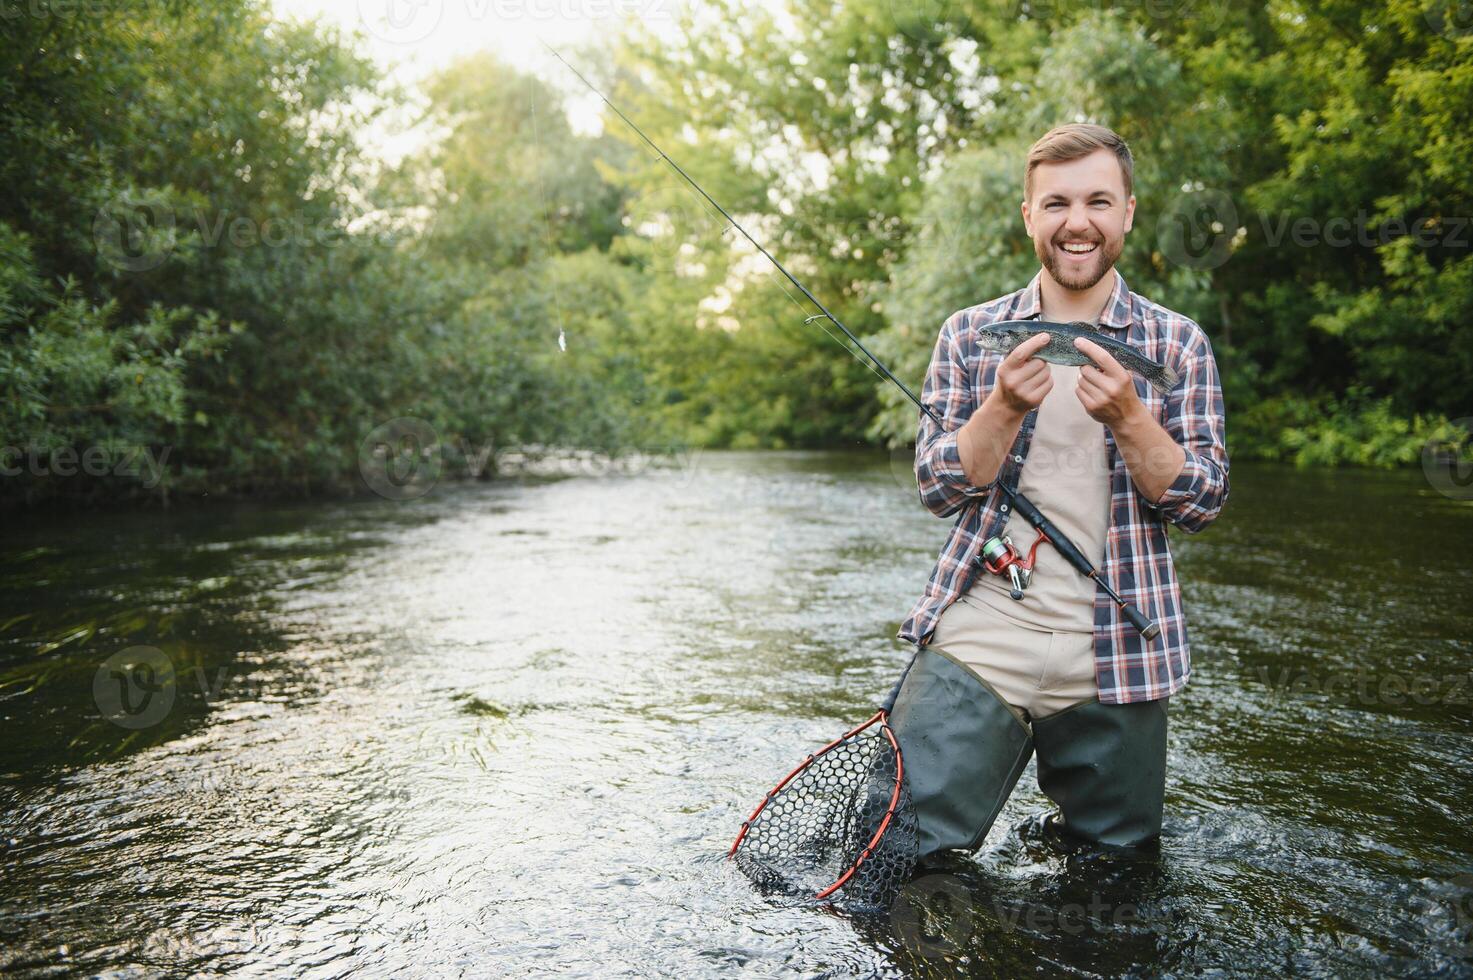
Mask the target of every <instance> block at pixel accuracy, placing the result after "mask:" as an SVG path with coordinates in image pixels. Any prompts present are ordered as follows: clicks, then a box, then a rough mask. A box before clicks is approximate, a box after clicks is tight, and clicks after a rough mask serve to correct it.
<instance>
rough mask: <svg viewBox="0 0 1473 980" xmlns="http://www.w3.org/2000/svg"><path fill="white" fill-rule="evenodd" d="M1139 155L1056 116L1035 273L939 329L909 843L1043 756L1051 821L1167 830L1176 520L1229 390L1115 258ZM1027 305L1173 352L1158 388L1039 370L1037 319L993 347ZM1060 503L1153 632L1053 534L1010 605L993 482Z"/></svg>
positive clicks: (1064, 831) (1175, 670) (944, 837)
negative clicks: (934, 534) (1131, 617)
mask: <svg viewBox="0 0 1473 980" xmlns="http://www.w3.org/2000/svg"><path fill="white" fill-rule="evenodd" d="M1132 170H1133V161H1132V159H1131V155H1130V149H1129V148H1128V147H1127V146H1126V144H1125V141H1124V140H1122V139H1121V138H1120V137H1119V136H1117V135H1116V134H1115V133H1113V132H1111V131H1110V130H1109V129H1106V128H1104V127H1102V126H1090V125H1072V126H1062V127H1059V128H1057V129H1054V130H1052V131H1051V132H1049V133H1048V134H1047V135H1045V136H1044V137H1043V138H1042V139H1040V140H1039V141H1038V142H1037V143H1035V144H1034V145H1033V147H1032V149H1031V150H1030V151H1029V153H1028V164H1027V171H1026V174H1025V177H1024V201H1023V204H1022V212H1023V222H1024V224H1025V225H1026V227H1027V229H1028V234H1029V235H1030V236H1031V237H1032V239H1033V248H1034V252H1035V253H1036V254H1037V255H1038V260H1039V263H1040V265H1041V266H1042V269H1041V270H1040V271H1039V273H1038V274H1037V275H1036V276H1035V277H1034V278H1033V281H1032V282H1031V283H1029V284H1028V286H1027V287H1026V288H1024V289H1020V290H1019V291H1017V292H1015V293H1012V294H1010V295H1008V296H1003V297H1001V298H999V299H995V300H992V301H990V302H986V303H982V304H980V305H977V306H972V307H968V308H966V309H964V310H960V311H958V312H956V313H954V314H952V315H951V316H950V317H948V318H947V320H946V322H945V324H944V325H943V326H942V327H941V333H940V336H939V338H938V339H937V342H936V348H935V351H934V353H933V354H932V356H931V365H930V369H929V370H928V372H927V375H926V384H925V388H924V390H923V393H922V399H923V400H924V402H925V403H926V406H927V407H928V408H930V409H931V410H933V411H934V412H935V413H936V414H937V415H938V416H939V417H940V418H941V419H942V420H943V422H944V425H942V426H937V425H936V424H935V423H934V422H933V421H932V420H931V419H930V418H929V417H927V416H926V414H925V413H922V416H921V423H920V431H919V434H918V436H917V439H916V463H915V466H916V477H917V480H918V483H919V487H920V495H921V500H922V502H923V503H924V504H925V505H926V507H927V508H928V509H929V510H930V511H931V512H932V513H934V514H936V515H937V516H939V517H949V516H951V515H952V514H957V515H958V516H957V519H956V523H955V524H954V526H953V527H952V529H951V532H950V536H949V537H948V538H947V541H946V544H945V546H944V547H943V548H942V549H941V554H940V557H939V559H938V560H937V562H936V566H935V568H934V570H933V571H932V573H931V578H930V581H929V582H928V583H927V585H926V589H925V593H924V595H923V596H922V597H921V599H920V601H919V602H917V603H916V605H915V607H914V608H913V609H912V610H911V612H910V615H909V616H908V617H907V619H906V621H905V623H904V624H903V625H902V626H901V628H900V636H901V637H902V638H903V639H906V640H909V641H911V642H913V643H915V644H916V645H917V647H918V650H917V655H916V660H915V662H914V664H913V666H912V667H911V669H910V671H909V673H908V675H907V676H906V678H905V682H904V685H903V687H902V689H901V692H900V697H899V699H898V701H897V703H896V706H895V710H894V712H893V714H892V715H891V724H892V726H893V728H894V730H895V733H896V735H897V737H898V738H899V740H900V742H901V749H902V754H903V757H904V759H905V772H906V777H907V780H908V783H909V786H910V789H911V793H912V796H913V799H914V803H915V806H916V812H917V817H918V820H919V824H920V841H921V847H920V850H921V856H922V857H923V858H924V857H926V856H928V855H931V854H935V853H936V852H939V851H943V850H946V849H949V848H966V849H971V848H975V847H977V846H978V845H980V844H981V843H982V840H983V838H984V837H985V836H986V834H987V831H988V829H989V828H990V827H991V826H992V823H993V821H994V820H996V818H997V814H998V812H999V811H1000V810H1001V809H1002V806H1003V804H1004V803H1005V802H1006V801H1007V798H1008V796H1009V794H1010V793H1011V792H1012V790H1013V787H1014V785H1015V784H1016V783H1017V781H1018V778H1019V776H1020V775H1021V774H1022V772H1023V769H1024V767H1025V766H1026V765H1027V763H1028V759H1029V757H1030V756H1031V755H1032V754H1033V752H1034V751H1037V753H1038V784H1039V788H1040V789H1042V790H1043V792H1044V793H1045V794H1046V795H1047V796H1048V797H1049V798H1050V799H1052V800H1053V801H1054V802H1055V803H1056V804H1057V805H1058V807H1059V810H1060V812H1059V813H1058V814H1055V815H1053V816H1051V817H1050V819H1049V821H1048V823H1047V828H1048V830H1049V833H1050V836H1056V837H1059V838H1060V839H1062V840H1064V841H1066V842H1068V843H1088V844H1095V845H1107V846H1108V845H1120V846H1136V845H1141V844H1147V843H1150V842H1152V841H1154V840H1156V839H1157V838H1158V837H1159V834H1160V831H1161V818H1162V804H1163V799H1164V792H1165V774H1166V705H1167V700H1168V699H1169V698H1170V696H1171V695H1172V694H1175V693H1176V692H1177V691H1179V690H1180V689H1181V687H1182V685H1183V684H1185V683H1186V681H1187V675H1188V673H1189V670H1190V660H1189V658H1188V650H1187V625H1186V618H1185V613H1184V611H1183V608H1182V602H1181V590H1180V587H1179V585H1178V582H1177V577H1176V569H1175V566H1174V565H1173V563H1172V559H1171V551H1170V549H1169V547H1168V546H1167V541H1166V528H1167V525H1175V526H1176V527H1177V528H1179V529H1181V530H1182V531H1187V532H1194V531H1200V530H1201V529H1202V528H1204V527H1206V526H1207V525H1208V524H1210V523H1211V522H1212V521H1213V520H1214V519H1215V518H1216V517H1217V515H1218V512H1219V511H1220V510H1221V509H1222V506H1223V504H1224V502H1225V501H1226V500H1227V494H1228V456H1227V450H1226V447H1225V445H1224V435H1223V433H1224V421H1223V407H1222V390H1221V388H1220V386H1219V383H1218V375H1217V365H1216V362H1215V361H1214V359H1213V356H1212V347H1211V345H1210V344H1209V343H1208V340H1207V336H1206V334H1204V333H1203V332H1202V330H1201V328H1199V327H1198V326H1197V324H1195V323H1193V322H1192V321H1191V320H1189V319H1187V318H1186V317H1183V316H1181V315H1180V314H1177V313H1174V312H1172V311H1171V310H1168V309H1165V308H1164V307H1161V306H1158V305H1156V304H1154V303H1152V302H1150V301H1149V300H1147V299H1145V298H1144V297H1142V296H1139V295H1137V294H1136V293H1133V292H1131V291H1130V290H1129V289H1128V288H1127V287H1126V284H1125V279H1124V278H1123V277H1122V276H1121V275H1120V273H1119V272H1117V271H1115V262H1116V260H1117V259H1118V258H1119V257H1120V254H1121V251H1122V249H1123V248H1124V244H1125V236H1126V234H1127V233H1128V232H1129V231H1130V228H1131V222H1132V220H1133V219H1134V216H1135V197H1134V196H1133V195H1132V193H1131V184H1132ZM1032 318H1041V319H1042V320H1046V321H1061V322H1071V321H1083V322H1085V323H1087V324H1094V325H1097V326H1096V329H1097V330H1098V331H1099V332H1100V333H1101V334H1102V335H1103V336H1105V337H1112V338H1114V339H1116V340H1120V341H1123V342H1125V343H1128V344H1129V345H1130V346H1132V347H1134V348H1135V349H1136V350H1137V351H1139V352H1140V353H1141V354H1143V355H1145V356H1146V357H1149V358H1152V359H1153V360H1156V361H1159V362H1160V363H1162V364H1164V365H1166V366H1167V367H1168V368H1170V369H1172V370H1174V371H1175V372H1176V375H1177V376H1178V378H1179V379H1180V380H1179V381H1178V383H1177V384H1176V385H1175V386H1174V387H1173V388H1172V389H1171V390H1170V391H1169V392H1166V393H1161V392H1158V391H1156V390H1155V389H1153V388H1152V387H1151V386H1150V385H1148V384H1147V383H1146V381H1145V380H1144V379H1142V378H1139V377H1135V376H1133V375H1131V374H1128V373H1127V372H1126V371H1125V369H1124V368H1122V367H1121V366H1120V364H1119V363H1117V362H1116V360H1115V359H1114V358H1113V357H1111V356H1110V354H1108V353H1107V352H1106V351H1105V350H1103V349H1102V348H1101V347H1100V346H1099V345H1097V344H1094V343H1091V342H1090V341H1089V340H1086V339H1083V338H1081V339H1079V340H1077V341H1076V342H1075V347H1076V349H1078V350H1079V351H1081V352H1082V353H1084V354H1086V355H1087V356H1088V357H1089V359H1090V361H1091V362H1092V363H1090V364H1086V365H1084V366H1083V367H1069V366H1063V365H1058V364H1050V363H1047V362H1045V361H1043V360H1040V359H1038V358H1036V357H1034V356H1033V355H1034V354H1035V353H1037V352H1038V351H1039V349H1040V348H1041V347H1042V346H1043V345H1044V344H1045V343H1046V342H1047V341H1048V339H1049V336H1048V334H1047V333H1043V334H1039V335H1038V336H1035V337H1032V338H1030V339H1028V340H1026V341H1024V342H1023V343H1022V344H1020V345H1018V346H1017V347H1016V348H1015V349H1014V350H1013V351H1012V352H1011V353H1008V354H1006V355H1004V354H1003V353H1002V352H999V351H995V350H987V349H985V348H984V346H983V345H982V344H981V343H980V341H979V329H980V328H981V327H983V326H984V325H986V324H990V323H997V322H999V321H1002V320H1021V319H1032ZM1004 486H1005V487H1007V488H1008V489H1009V490H1010V491H1014V492H1018V493H1021V494H1022V495H1023V496H1025V497H1026V498H1028V499H1029V500H1031V501H1032V502H1033V503H1034V504H1036V505H1037V506H1038V508H1039V510H1041V511H1042V512H1043V513H1044V514H1045V515H1047V516H1048V517H1050V518H1051V519H1052V520H1053V522H1054V523H1055V524H1056V525H1057V526H1058V527H1059V529H1060V530H1061V531H1062V532H1063V533H1064V534H1065V535H1066V536H1067V537H1068V538H1069V539H1070V540H1072V541H1073V542H1074V543H1075V544H1076V545H1077V546H1078V547H1079V549H1080V551H1082V552H1083V553H1084V556H1085V557H1086V558H1088V559H1090V561H1091V562H1093V563H1094V564H1095V566H1096V567H1097V568H1099V569H1100V571H1101V575H1102V576H1103V578H1104V579H1105V581H1107V582H1108V583H1109V584H1111V585H1112V586H1113V587H1114V588H1115V589H1116V590H1117V591H1118V592H1119V593H1120V596H1121V597H1122V598H1123V599H1125V600H1126V601H1127V602H1130V603H1133V604H1134V605H1136V606H1137V607H1139V608H1140V609H1141V610H1142V611H1143V612H1144V613H1145V614H1146V616H1147V617H1149V618H1150V619H1151V620H1153V621H1155V622H1156V623H1157V624H1158V625H1159V626H1160V633H1159V635H1156V636H1155V637H1154V638H1153V639H1150V640H1147V639H1145V638H1144V637H1142V636H1141V634H1140V633H1139V632H1138V631H1136V630H1135V629H1134V628H1133V627H1132V626H1131V625H1130V624H1129V623H1128V622H1127V621H1125V620H1124V618H1123V617H1122V616H1121V614H1120V612H1119V611H1118V609H1117V607H1116V606H1115V604H1114V603H1113V602H1112V601H1110V599H1109V598H1108V596H1106V595H1105V594H1104V593H1103V592H1102V591H1100V590H1099V588H1098V587H1097V585H1096V583H1095V582H1094V580H1092V579H1089V578H1086V577H1085V576H1083V575H1081V574H1080V573H1079V572H1078V571H1077V570H1075V569H1074V568H1073V567H1072V566H1071V565H1070V564H1069V563H1068V562H1067V561H1066V560H1065V559H1064V558H1063V556H1062V555H1061V554H1059V553H1058V552H1057V551H1056V550H1053V549H1052V548H1050V547H1049V546H1048V545H1047V544H1044V545H1043V546H1041V547H1040V548H1039V549H1038V557H1037V563H1036V565H1035V566H1034V570H1033V575H1032V579H1031V581H1030V582H1029V583H1028V584H1027V587H1026V593H1020V594H1021V595H1023V598H1022V600H1021V601H1018V600H1016V599H1014V598H1013V596H1012V592H1011V590H1010V588H1009V584H1007V583H1005V581H1004V580H1003V579H1001V578H1000V577H999V576H997V575H994V574H992V573H990V572H988V571H986V570H985V569H984V568H983V567H982V566H981V565H980V563H979V555H980V553H981V550H982V546H983V543H984V542H986V541H987V540H988V539H989V538H991V537H993V536H1003V535H1005V534H1006V535H1010V536H1011V538H1012V539H1013V543H1014V544H1016V545H1017V546H1018V548H1019V549H1020V550H1022V551H1023V552H1025V553H1026V552H1027V550H1028V548H1029V546H1030V545H1031V544H1032V540H1033V534H1032V533H1031V532H1032V528H1031V527H1030V526H1029V525H1028V524H1027V522H1026V521H1022V520H1019V521H1010V518H1011V516H1012V515H1011V514H1010V513H1009V509H1010V508H1009V504H1008V496H1007V495H1005V494H1004V493H1003V489H1002V488H1003V487H1004Z"/></svg>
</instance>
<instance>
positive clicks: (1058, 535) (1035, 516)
mask: <svg viewBox="0 0 1473 980" xmlns="http://www.w3.org/2000/svg"><path fill="white" fill-rule="evenodd" d="M539 40H541V39H540V38H539ZM542 46H543V47H544V48H546V49H547V50H548V51H550V52H552V55H553V57H554V58H556V59H557V60H558V61H561V62H562V63H563V64H564V65H566V66H567V68H568V70H569V71H571V72H572V73H573V74H574V75H577V76H578V80H579V81H581V82H582V83H583V84H584V85H586V86H588V89H589V91H591V92H592V93H593V94H594V95H597V96H598V97H599V98H600V99H602V100H603V104H604V105H606V106H608V107H609V108H610V109H612V110H614V113H615V114H616V115H617V116H618V117H619V118H620V119H622V120H624V124H625V125H626V126H628V127H629V128H630V129H632V130H634V131H635V132H636V133H638V134H639V137H640V139H642V140H644V141H645V142H646V143H648V144H649V145H650V148H651V149H652V150H654V151H655V152H656V153H658V154H659V155H660V159H662V160H664V161H665V162H666V163H668V164H669V165H670V167H671V169H673V170H674V171H675V172H676V173H678V174H679V175H680V176H681V177H682V178H683V179H684V180H685V182H686V183H687V184H690V186H691V187H693V188H695V190H696V192H697V193H699V194H700V195H701V196H702V197H704V198H705V199H706V200H707V201H709V202H710V204H711V206H712V207H714V208H715V209H716V210H717V211H720V212H721V216H722V217H723V218H725V219H726V220H727V221H728V222H730V223H731V226H732V227H733V228H735V229H736V230H737V231H739V232H741V233H742V235H743V237H745V238H746V239H747V241H749V242H751V243H752V245H753V247H755V248H756V249H757V251H759V252H761V253H762V254H763V255H764V256H765V257H766V258H767V261H769V262H771V263H772V264H773V265H774V266H775V267H776V268H777V271H778V272H781V273H782V274H783V276H784V277H785V278H786V279H787V280H788V282H790V283H792V284H793V285H794V286H797V287H798V289H799V291H800V292H802V293H803V295H804V296H806V297H807V298H808V301H809V302H810V303H812V304H813V305H814V306H816V307H818V310H819V312H818V313H817V314H815V315H813V316H810V317H807V318H806V319H805V320H804V321H803V322H804V323H812V322H813V321H814V320H828V321H830V322H832V323H833V324H834V326H836V327H838V328H839V329H840V330H842V331H843V332H844V336H845V337H848V338H849V340H850V341H852V342H853V344H854V346H855V347H858V348H859V349H860V350H861V351H863V352H864V355H865V356H866V357H868V358H869V359H870V362H871V363H872V364H873V365H874V366H875V367H876V368H878V369H879V371H880V374H881V375H883V376H884V377H885V378H886V379H887V380H888V381H890V382H891V383H892V384H894V385H895V387H897V388H899V389H900V390H901V391H903V392H905V396H906V397H907V398H909V399H910V400H911V401H913V402H915V404H916V407H917V408H919V409H920V410H921V411H922V412H924V413H925V414H926V415H927V416H928V417H929V418H930V419H931V421H932V422H934V423H936V427H937V428H938V429H940V430H941V431H943V432H945V431H947V430H946V426H945V424H944V423H943V422H942V421H941V417H940V416H939V415H937V414H936V413H935V412H934V411H932V410H931V408H930V406H928V405H926V403H925V402H923V401H921V399H920V398H919V397H918V396H917V395H916V393H915V392H914V391H911V390H910V387H909V386H908V385H906V383H905V382H904V381H901V380H900V379H899V378H897V377H896V376H895V375H894V374H892V373H891V371H890V369H889V368H888V367H886V366H885V364H884V363H883V362H882V361H881V360H880V359H879V358H878V357H876V356H875V355H874V354H873V353H871V352H870V349H869V348H868V347H866V346H864V343H863V342H862V341H861V340H860V339H859V338H858V337H856V336H854V334H853V332H852V331H850V329H849V328H848V327H846V326H844V324H843V323H842V322H841V321H840V320H839V318H838V317H836V316H834V315H833V314H832V313H830V312H829V308H828V307H827V306H824V305H823V303H821V302H819V300H818V297H816V296H814V295H813V294H812V293H811V292H809V291H808V287H807V286H805V285H803V284H802V283H801V282H799V281H798V280H797V278H795V277H794V276H793V274H792V273H791V272H789V271H788V270H787V269H786V268H784V267H783V264H782V263H781V262H779V261H778V260H777V259H776V258H774V257H773V255H772V253H771V252H769V251H768V250H767V249H766V248H765V247H763V245H762V243H761V242H759V241H758V240H757V239H755V238H753V237H752V236H751V234H750V233H749V232H748V231H747V229H745V228H743V227H742V225H741V223H740V222H739V221H737V220H736V219H735V218H733V217H732V216H731V214H730V213H728V212H727V210H726V208H724V207H722V206H721V205H720V204H719V203H717V201H716V199H715V198H713V197H712V196H711V195H710V194H707V193H706V189H705V188H704V187H702V186H701V185H700V184H698V183H696V181H695V179H694V178H692V177H691V175H690V174H688V173H686V172H685V170H684V169H683V168H682V167H681V166H680V164H678V163H676V162H675V161H674V160H672V159H670V155H669V154H667V153H666V152H665V151H664V150H662V149H661V148H660V146H659V144H658V143H656V142H655V141H654V140H652V139H650V138H649V136H647V135H646V134H645V131H644V130H642V129H640V128H639V126H638V125H637V124H636V123H635V122H634V120H632V119H630V118H629V117H628V116H626V115H624V113H623V111H622V110H621V109H620V108H619V107H618V106H616V105H614V103H613V102H611V101H609V97H608V96H607V95H604V93H603V92H602V91H600V90H599V89H598V87H597V86H596V85H594V84H593V83H592V82H590V81H589V80H588V79H587V78H585V77H584V76H583V73H582V72H581V71H579V70H578V69H577V68H574V67H573V66H572V64H570V63H569V62H568V60H567V59H566V58H564V57H563V56H562V55H561V54H560V53H559V52H558V50H557V49H556V48H554V47H553V46H552V45H550V44H548V43H547V42H546V41H542ZM998 487H999V489H1000V490H1001V491H1002V493H1003V494H1004V495H1005V496H1006V497H1007V498H1008V500H1009V501H1010V502H1011V503H1012V506H1013V508H1014V509H1015V510H1016V511H1017V512H1018V513H1019V514H1022V515H1023V519H1024V520H1026V521H1027V522H1028V523H1029V524H1032V525H1033V527H1034V529H1035V530H1037V531H1038V533H1039V541H1047V542H1048V543H1049V544H1052V545H1053V546H1054V548H1055V549H1056V550H1057V551H1058V552H1059V554H1061V555H1062V556H1063V557H1064V559H1065V560H1066V561H1067V562H1069V564H1071V565H1073V566H1074V567H1075V569H1077V570H1078V571H1079V573H1080V574H1081V575H1083V576H1084V577H1085V578H1089V579H1093V580H1094V581H1095V583H1096V584H1097V585H1098V586H1099V587H1100V588H1101V589H1103V590H1104V592H1105V594H1106V595H1107V596H1109V597H1110V600H1111V601H1112V602H1114V603H1115V606H1116V608H1117V609H1119V610H1120V612H1121V614H1122V615H1124V616H1125V618H1126V619H1128V620H1129V621H1130V623H1131V625H1132V626H1134V627H1135V628H1136V629H1137V630H1139V631H1140V634H1141V636H1142V637H1144V638H1145V639H1147V640H1151V639H1155V638H1156V636H1158V635H1159V634H1160V632H1161V627H1160V626H1158V625H1157V624H1156V623H1153V622H1151V620H1150V619H1148V618H1147V617H1146V615H1145V614H1144V613H1142V612H1141V611H1140V610H1139V609H1137V608H1136V607H1135V606H1134V605H1132V604H1131V603H1129V602H1126V601H1125V600H1124V599H1122V598H1120V594H1119V593H1118V592H1116V591H1115V590H1114V589H1113V588H1111V587H1110V583H1109V582H1107V581H1105V577H1104V575H1103V574H1101V573H1100V571H1099V569H1097V568H1095V566H1094V564H1093V563H1092V562H1091V561H1090V560H1089V559H1088V558H1086V557H1085V556H1084V553H1083V552H1081V551H1080V550H1079V549H1078V548H1077V547H1075V545H1074V543H1073V542H1072V541H1070V540H1069V538H1068V537H1067V536H1066V535H1065V534H1064V532H1063V531H1061V530H1059V528H1058V527H1057V526H1056V525H1055V524H1054V523H1053V521H1050V520H1049V519H1048V518H1047V517H1045V516H1044V515H1043V513H1042V512H1041V511H1040V510H1039V509H1038V508H1037V507H1035V506H1034V505H1033V502H1032V501H1030V500H1029V499H1028V498H1027V497H1025V496H1023V495H1022V494H1021V493H1019V492H1018V491H1017V490H1015V489H1013V488H1011V487H1009V486H1008V485H1007V484H1006V483H1005V482H999V484H998ZM994 542H996V543H997V545H998V546H1001V547H1002V548H1003V549H1004V551H1005V552H1012V551H1013V549H1012V547H1011V545H1010V544H1004V543H1003V542H1002V541H1001V540H1000V539H997V538H989V539H988V541H987V542H986V543H985V544H984V546H983V550H984V551H991V550H993V546H994ZM1037 546H1038V542H1035V543H1034V548H1035V550H1036V549H1037ZM978 563H979V564H980V565H982V567H984V568H988V570H989V571H991V570H993V568H990V567H989V566H988V565H987V563H986V562H985V561H984V560H983V559H982V557H981V556H979V558H978ZM1013 564H1020V563H1018V562H1017V561H1016V558H1015V557H1014V562H1013ZM1031 566H1032V561H1031V554H1030V560H1029V561H1028V562H1027V564H1026V565H1025V566H1024V568H1025V570H1031ZM993 567H996V564H995V565H994V566H993ZM1015 581H1016V579H1015ZM1013 597H1014V598H1021V597H1022V590H1021V589H1015V590H1014V596H1013Z"/></svg>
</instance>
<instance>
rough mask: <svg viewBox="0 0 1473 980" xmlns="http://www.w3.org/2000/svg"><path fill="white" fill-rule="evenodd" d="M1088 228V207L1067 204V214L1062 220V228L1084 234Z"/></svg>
mask: <svg viewBox="0 0 1473 980" xmlns="http://www.w3.org/2000/svg"><path fill="white" fill-rule="evenodd" d="M1089 229H1090V224H1089V209H1087V208H1086V207H1085V206H1084V205H1083V204H1071V205H1070V206H1069V215H1068V217H1067V218H1066V219H1065V221H1064V230H1065V231H1067V232H1077V233H1079V234H1084V233H1085V232H1088V231H1089Z"/></svg>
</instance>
